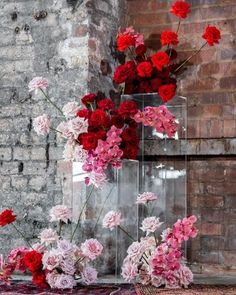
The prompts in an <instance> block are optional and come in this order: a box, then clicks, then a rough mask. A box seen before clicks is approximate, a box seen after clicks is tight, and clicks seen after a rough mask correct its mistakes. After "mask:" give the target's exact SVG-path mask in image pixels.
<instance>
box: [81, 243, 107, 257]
mask: <svg viewBox="0 0 236 295" xmlns="http://www.w3.org/2000/svg"><path fill="white" fill-rule="evenodd" d="M102 250H103V246H102V245H101V244H100V243H99V242H98V240H96V239H89V240H86V241H85V242H84V243H83V244H81V251H82V254H83V255H84V256H86V257H87V258H89V259H91V260H94V259H96V258H97V257H98V256H99V255H101V253H102Z"/></svg>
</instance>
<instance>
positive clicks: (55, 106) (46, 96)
mask: <svg viewBox="0 0 236 295" xmlns="http://www.w3.org/2000/svg"><path fill="white" fill-rule="evenodd" d="M40 90H41V92H42V93H43V95H44V96H45V98H46V100H47V101H49V102H50V103H51V104H52V105H53V106H54V108H56V109H57V110H58V111H59V112H60V113H61V114H62V115H63V117H65V115H64V114H63V112H62V110H61V109H60V108H59V107H58V106H57V105H56V104H55V103H54V102H53V101H52V100H51V99H50V98H49V96H48V95H47V94H46V93H45V92H44V90H43V89H42V88H40Z"/></svg>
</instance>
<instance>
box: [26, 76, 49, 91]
mask: <svg viewBox="0 0 236 295" xmlns="http://www.w3.org/2000/svg"><path fill="white" fill-rule="evenodd" d="M47 87H48V80H47V79H45V78H43V77H35V78H33V79H32V80H31V81H30V82H29V92H32V91H38V89H43V90H44V89H46V88H47Z"/></svg>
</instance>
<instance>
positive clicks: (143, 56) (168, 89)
mask: <svg viewBox="0 0 236 295" xmlns="http://www.w3.org/2000/svg"><path fill="white" fill-rule="evenodd" d="M170 12H171V13H172V14H174V15H175V16H176V17H178V19H179V22H178V27H177V30H176V31H172V30H166V31H163V32H162V33H161V36H160V42H161V46H162V49H161V50H160V51H158V52H155V53H154V54H152V53H151V52H150V53H149V52H148V48H147V47H146V46H145V45H144V37H143V35H141V34H140V33H137V32H135V31H134V29H133V27H129V28H126V29H125V30H123V31H120V32H119V33H118V35H117V38H116V44H117V46H116V48H117V50H118V52H120V53H123V54H124V57H127V61H126V62H124V63H123V64H121V65H119V66H118V67H117V68H116V69H115V72H114V76H113V80H114V82H115V83H116V84H117V85H120V86H121V88H123V93H125V94H133V93H158V94H159V96H160V97H161V99H162V101H163V102H164V103H166V102H168V101H169V100H171V99H172V98H173V97H174V95H175V93H176V89H177V76H178V75H179V74H181V71H180V70H181V69H182V68H183V66H184V65H185V64H186V63H187V62H188V61H189V60H190V59H191V58H192V57H193V56H194V55H196V54H197V53H198V52H199V51H200V50H201V49H202V48H203V47H205V46H207V45H209V46H213V45H215V44H218V43H219V40H220V38H221V35H220V31H219V30H218V29H217V28H216V27H215V26H207V27H206V29H205V32H204V33H203V35H202V38H203V39H204V41H205V42H204V43H203V44H202V46H201V47H200V48H199V49H198V50H196V51H195V52H194V53H193V54H192V55H191V56H190V57H189V58H187V59H186V60H185V61H183V62H179V61H178V53H177V51H176V49H175V46H176V45H178V44H179V35H178V32H179V29H180V24H181V20H182V19H185V18H186V17H187V16H188V14H189V13H190V5H189V4H188V3H187V2H186V1H176V2H174V3H173V4H172V6H171V10H170ZM124 60H125V58H124Z"/></svg>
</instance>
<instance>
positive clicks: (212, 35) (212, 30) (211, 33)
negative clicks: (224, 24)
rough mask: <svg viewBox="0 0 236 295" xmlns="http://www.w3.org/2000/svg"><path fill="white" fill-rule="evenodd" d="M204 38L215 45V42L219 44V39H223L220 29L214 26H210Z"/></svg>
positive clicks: (211, 44)
mask: <svg viewBox="0 0 236 295" xmlns="http://www.w3.org/2000/svg"><path fill="white" fill-rule="evenodd" d="M202 38H203V39H205V40H206V41H207V43H208V44H209V45H210V46H213V45H214V43H216V44H219V40H220V39H221V36H220V31H219V30H218V29H217V28H216V27H214V26H208V27H206V30H205V32H204V34H203V35H202Z"/></svg>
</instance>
